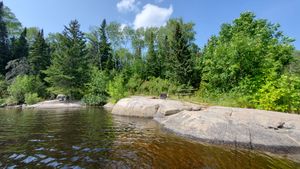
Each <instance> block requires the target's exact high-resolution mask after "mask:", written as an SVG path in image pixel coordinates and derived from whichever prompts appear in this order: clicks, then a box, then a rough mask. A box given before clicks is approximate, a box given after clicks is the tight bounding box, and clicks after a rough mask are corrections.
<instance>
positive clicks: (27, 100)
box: [25, 93, 41, 105]
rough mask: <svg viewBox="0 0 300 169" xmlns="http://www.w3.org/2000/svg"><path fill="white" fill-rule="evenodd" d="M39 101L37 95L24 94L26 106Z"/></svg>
mask: <svg viewBox="0 0 300 169" xmlns="http://www.w3.org/2000/svg"><path fill="white" fill-rule="evenodd" d="M39 101H41V98H39V96H38V94H37V93H26V94H25V103H26V104H28V105H31V104H35V103H37V102H39Z"/></svg>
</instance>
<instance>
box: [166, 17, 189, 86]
mask: <svg viewBox="0 0 300 169" xmlns="http://www.w3.org/2000/svg"><path fill="white" fill-rule="evenodd" d="M189 46H190V44H189V42H188V40H187V39H186V37H185V36H184V32H183V28H182V26H181V25H180V23H178V22H176V23H175V26H174V31H173V34H172V36H171V40H170V57H169V59H168V62H169V63H170V66H169V69H170V72H171V73H172V74H171V75H170V76H171V77H170V78H171V79H173V80H176V81H178V82H179V83H181V84H188V83H189V82H190V81H191V75H192V71H193V70H192V69H193V66H192V59H191V52H190V50H189Z"/></svg>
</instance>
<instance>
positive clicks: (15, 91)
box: [8, 75, 44, 103]
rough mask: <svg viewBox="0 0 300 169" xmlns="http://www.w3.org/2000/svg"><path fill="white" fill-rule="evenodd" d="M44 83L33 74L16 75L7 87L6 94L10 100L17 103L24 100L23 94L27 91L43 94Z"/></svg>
mask: <svg viewBox="0 0 300 169" xmlns="http://www.w3.org/2000/svg"><path fill="white" fill-rule="evenodd" d="M43 92H44V85H43V83H42V82H41V80H40V79H39V78H37V77H35V76H28V75H25V76H18V77H16V78H15V79H14V81H13V82H12V84H11V85H10V86H9V87H8V94H9V96H10V99H8V100H10V101H16V102H17V103H24V102H25V95H26V94H28V93H37V94H38V95H41V94H43Z"/></svg>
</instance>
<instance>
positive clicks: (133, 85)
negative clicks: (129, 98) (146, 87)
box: [126, 74, 143, 94]
mask: <svg viewBox="0 0 300 169" xmlns="http://www.w3.org/2000/svg"><path fill="white" fill-rule="evenodd" d="M142 83H143V80H142V79H141V78H140V76H139V75H137V74H134V75H133V76H131V77H130V78H129V80H128V82H127V85H126V86H127V89H128V92H129V93H130V94H135V93H136V92H137V91H138V89H139V88H140V86H141V85H142Z"/></svg>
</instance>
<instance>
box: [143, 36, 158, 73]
mask: <svg viewBox="0 0 300 169" xmlns="http://www.w3.org/2000/svg"><path fill="white" fill-rule="evenodd" d="M148 43H149V44H148V53H147V65H146V67H147V76H148V77H151V76H152V77H158V76H159V75H160V64H159V60H158V57H157V53H156V51H155V46H154V33H153V32H152V31H150V35H149V42H148Z"/></svg>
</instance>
